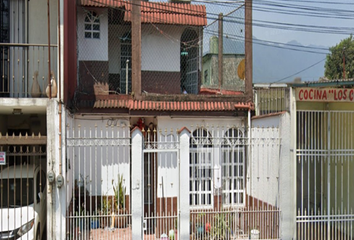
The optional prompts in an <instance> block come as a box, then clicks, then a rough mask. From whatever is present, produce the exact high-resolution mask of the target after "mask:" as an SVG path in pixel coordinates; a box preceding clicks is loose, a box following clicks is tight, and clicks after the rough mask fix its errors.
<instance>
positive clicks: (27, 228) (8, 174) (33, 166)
mask: <svg viewBox="0 0 354 240" xmlns="http://www.w3.org/2000/svg"><path fill="white" fill-rule="evenodd" d="M34 138H35V140H34ZM43 140H44V142H45V141H46V138H45V137H42V139H41V136H34V135H33V136H32V137H29V136H28V135H26V136H21V135H16V136H15V135H11V136H9V135H6V136H1V134H0V160H1V161H0V238H1V239H17V238H19V237H22V238H23V239H41V238H42V237H43V236H45V235H46V232H45V225H46V216H47V214H46V205H47V203H46V145H45V144H40V142H43ZM35 142H37V144H35Z"/></svg>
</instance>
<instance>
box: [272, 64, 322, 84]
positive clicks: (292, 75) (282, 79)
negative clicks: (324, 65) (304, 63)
mask: <svg viewBox="0 0 354 240" xmlns="http://www.w3.org/2000/svg"><path fill="white" fill-rule="evenodd" d="M324 60H326V58H324V59H322V60H321V61H318V62H316V63H314V64H312V65H310V66H308V67H307V68H304V69H302V70H300V71H298V72H296V73H294V74H291V75H289V76H287V77H284V78H281V79H279V80H277V81H275V82H272V83H270V84H274V83H278V82H281V81H284V80H285V79H288V78H290V77H294V76H296V75H297V74H299V73H302V72H304V71H306V70H308V69H310V68H312V67H314V66H316V65H317V64H320V63H321V62H323V61H324Z"/></svg>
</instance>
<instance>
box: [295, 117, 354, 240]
mask: <svg viewBox="0 0 354 240" xmlns="http://www.w3.org/2000/svg"><path fill="white" fill-rule="evenodd" d="M353 120H354V112H351V111H298V113H297V151H296V156H297V160H296V161H297V209H298V210H297V236H298V239H352V238H353V237H354V232H353V223H354V215H353V197H352V195H351V192H353V191H354V186H353V184H352V173H351V170H352V169H353V167H354V162H353V157H354V150H353V149H354V141H353V136H354V135H353V133H354V129H353V127H352V123H353Z"/></svg>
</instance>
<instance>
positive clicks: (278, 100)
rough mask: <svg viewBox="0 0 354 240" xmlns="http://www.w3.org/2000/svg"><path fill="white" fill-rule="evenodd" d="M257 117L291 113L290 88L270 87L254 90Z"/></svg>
mask: <svg viewBox="0 0 354 240" xmlns="http://www.w3.org/2000/svg"><path fill="white" fill-rule="evenodd" d="M254 102H255V106H256V115H266V114H270V113H277V112H282V111H289V88H285V87H271V86H270V87H269V88H257V87H255V89H254Z"/></svg>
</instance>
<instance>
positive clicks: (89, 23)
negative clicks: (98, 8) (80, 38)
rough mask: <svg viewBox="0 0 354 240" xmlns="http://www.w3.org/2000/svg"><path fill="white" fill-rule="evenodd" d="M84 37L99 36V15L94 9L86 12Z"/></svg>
mask: <svg viewBox="0 0 354 240" xmlns="http://www.w3.org/2000/svg"><path fill="white" fill-rule="evenodd" d="M85 38H97V39H98V38H100V17H99V16H98V15H97V13H96V12H94V11H87V12H86V16H85Z"/></svg>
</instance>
